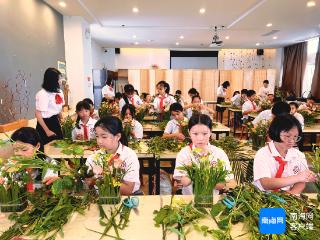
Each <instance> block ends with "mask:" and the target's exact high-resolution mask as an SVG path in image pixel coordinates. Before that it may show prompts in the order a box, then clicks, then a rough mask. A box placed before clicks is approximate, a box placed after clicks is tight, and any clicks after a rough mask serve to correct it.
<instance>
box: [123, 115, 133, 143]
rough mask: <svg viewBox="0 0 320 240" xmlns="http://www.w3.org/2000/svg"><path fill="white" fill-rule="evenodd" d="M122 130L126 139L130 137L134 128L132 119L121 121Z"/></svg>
mask: <svg viewBox="0 0 320 240" xmlns="http://www.w3.org/2000/svg"><path fill="white" fill-rule="evenodd" d="M122 126H123V132H124V135H126V137H127V139H131V138H132V136H131V132H132V130H133V128H134V119H124V120H123V122H122Z"/></svg>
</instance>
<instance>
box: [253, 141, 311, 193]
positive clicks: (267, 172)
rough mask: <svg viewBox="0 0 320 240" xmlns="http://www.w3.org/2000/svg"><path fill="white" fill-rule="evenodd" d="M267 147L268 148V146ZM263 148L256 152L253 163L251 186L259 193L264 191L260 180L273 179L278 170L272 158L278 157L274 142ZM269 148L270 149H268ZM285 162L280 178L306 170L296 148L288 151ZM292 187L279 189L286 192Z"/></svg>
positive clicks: (303, 158)
mask: <svg viewBox="0 0 320 240" xmlns="http://www.w3.org/2000/svg"><path fill="white" fill-rule="evenodd" d="M268 145H269V146H268ZM268 145H266V146H265V147H263V148H261V149H259V150H258V152H257V153H256V155H255V157H254V162H253V184H254V185H255V186H256V187H257V188H259V189H260V190H261V191H266V190H265V189H264V188H263V187H262V185H261V183H260V179H261V178H274V177H275V176H276V173H277V171H278V168H279V163H278V162H277V161H276V160H275V158H274V157H277V156H280V154H279V152H278V151H277V149H276V147H275V145H274V142H273V141H271V142H269V143H268ZM269 148H270V149H269ZM283 160H285V161H287V164H286V165H285V167H284V171H283V173H282V176H281V177H290V176H293V175H297V174H298V173H300V172H302V171H305V170H307V169H308V164H307V161H306V157H305V155H304V154H303V153H302V152H300V151H299V150H298V149H296V148H290V149H288V152H287V155H286V157H285V158H284V159H283ZM292 186H293V185H290V186H286V187H283V188H281V189H282V190H284V191H286V190H289V189H290V188H291V187H292Z"/></svg>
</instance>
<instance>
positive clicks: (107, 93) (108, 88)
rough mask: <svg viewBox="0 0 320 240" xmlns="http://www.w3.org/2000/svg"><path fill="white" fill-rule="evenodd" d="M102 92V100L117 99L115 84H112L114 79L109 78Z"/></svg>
mask: <svg viewBox="0 0 320 240" xmlns="http://www.w3.org/2000/svg"><path fill="white" fill-rule="evenodd" d="M101 92H102V98H105V99H107V100H113V99H114V97H115V93H114V89H113V84H112V78H111V77H108V79H107V81H106V85H105V86H104V87H103V88H102V89H101Z"/></svg>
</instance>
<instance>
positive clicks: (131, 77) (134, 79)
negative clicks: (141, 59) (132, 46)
mask: <svg viewBox="0 0 320 240" xmlns="http://www.w3.org/2000/svg"><path fill="white" fill-rule="evenodd" d="M140 81H141V80H140V69H129V70H128V82H129V83H130V84H132V85H133V87H134V89H137V90H138V92H139V93H140V92H141V91H140Z"/></svg>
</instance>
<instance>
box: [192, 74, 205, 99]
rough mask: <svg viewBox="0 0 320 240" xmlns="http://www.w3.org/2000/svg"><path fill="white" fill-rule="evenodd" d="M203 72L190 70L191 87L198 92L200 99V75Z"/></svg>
mask: <svg viewBox="0 0 320 240" xmlns="http://www.w3.org/2000/svg"><path fill="white" fill-rule="evenodd" d="M203 71H204V70H199V69H194V70H192V87H194V88H195V89H197V90H198V92H199V93H200V96H201V97H202V89H201V83H202V74H203Z"/></svg>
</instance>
